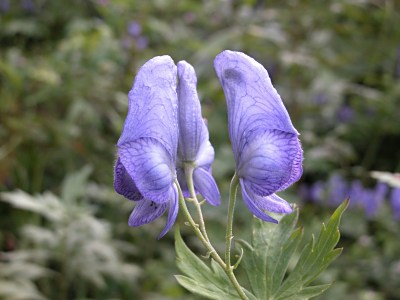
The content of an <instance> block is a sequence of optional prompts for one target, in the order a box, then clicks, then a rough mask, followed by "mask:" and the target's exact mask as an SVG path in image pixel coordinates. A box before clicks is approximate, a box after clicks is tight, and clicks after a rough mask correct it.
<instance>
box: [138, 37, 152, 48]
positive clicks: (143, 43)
mask: <svg viewBox="0 0 400 300" xmlns="http://www.w3.org/2000/svg"><path fill="white" fill-rule="evenodd" d="M135 43H136V49H138V50H144V49H146V48H147V46H148V45H149V39H148V38H147V37H145V36H139V37H137V39H136V40H135Z"/></svg>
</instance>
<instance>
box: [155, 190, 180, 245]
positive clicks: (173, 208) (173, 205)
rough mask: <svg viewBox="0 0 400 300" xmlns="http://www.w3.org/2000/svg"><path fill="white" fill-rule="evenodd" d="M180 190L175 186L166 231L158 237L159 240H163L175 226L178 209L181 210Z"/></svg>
mask: <svg viewBox="0 0 400 300" xmlns="http://www.w3.org/2000/svg"><path fill="white" fill-rule="evenodd" d="M178 197H179V196H178V190H177V188H176V186H175V185H174V186H173V193H172V194H171V198H170V201H169V211H168V219H167V224H166V225H165V228H164V230H163V231H162V232H161V234H160V235H159V236H158V239H161V238H162V237H163V236H164V235H165V234H166V233H167V232H168V231H169V230H170V229H171V227H172V225H174V223H175V220H176V216H177V215H178V208H179V202H178Z"/></svg>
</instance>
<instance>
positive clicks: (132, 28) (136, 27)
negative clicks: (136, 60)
mask: <svg viewBox="0 0 400 300" xmlns="http://www.w3.org/2000/svg"><path fill="white" fill-rule="evenodd" d="M128 33H129V35H130V36H132V37H138V36H139V35H140V34H141V33H142V26H141V25H140V24H139V23H138V22H136V21H132V22H130V23H129V24H128Z"/></svg>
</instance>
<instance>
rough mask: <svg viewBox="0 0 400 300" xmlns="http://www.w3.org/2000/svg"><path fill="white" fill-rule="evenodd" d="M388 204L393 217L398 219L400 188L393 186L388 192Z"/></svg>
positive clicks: (399, 215)
mask: <svg viewBox="0 0 400 300" xmlns="http://www.w3.org/2000/svg"><path fill="white" fill-rule="evenodd" d="M390 204H391V206H392V210H393V217H394V219H395V220H397V221H400V188H398V187H397V188H394V189H393V190H392V192H391V194H390Z"/></svg>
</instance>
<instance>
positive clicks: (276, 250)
mask: <svg viewBox="0 0 400 300" xmlns="http://www.w3.org/2000/svg"><path fill="white" fill-rule="evenodd" d="M298 216H299V211H298V209H296V210H295V212H294V213H292V214H290V215H287V216H285V217H284V218H282V219H281V220H280V224H279V226H277V225H276V224H273V223H269V222H264V221H262V220H260V219H257V218H254V222H253V232H252V241H251V244H252V245H249V244H248V243H246V242H244V241H239V243H240V244H241V245H242V246H243V248H244V256H243V259H242V263H241V264H242V266H243V267H244V268H245V270H246V272H247V276H248V278H249V282H250V286H251V288H252V290H253V292H254V295H255V296H256V297H257V299H270V298H271V295H273V294H274V293H275V292H277V291H278V289H279V287H280V285H281V283H282V280H283V277H284V275H285V272H286V269H287V267H288V263H289V259H290V258H291V256H292V254H293V252H294V251H295V250H296V248H297V245H298V244H299V242H300V240H301V237H302V235H303V231H302V230H301V229H296V230H295V229H294V228H295V226H296V223H297V220H298Z"/></svg>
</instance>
